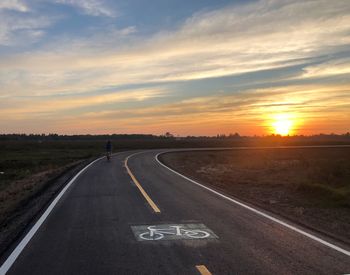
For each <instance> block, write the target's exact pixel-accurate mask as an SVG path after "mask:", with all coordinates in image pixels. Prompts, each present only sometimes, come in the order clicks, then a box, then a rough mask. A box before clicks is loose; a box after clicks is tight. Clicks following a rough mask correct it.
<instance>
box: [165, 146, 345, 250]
mask: <svg viewBox="0 0 350 275" xmlns="http://www.w3.org/2000/svg"><path fill="white" fill-rule="evenodd" d="M160 159H161V161H162V162H164V163H165V164H166V165H168V166H169V167H171V168H173V169H174V170H176V171H178V172H180V173H182V174H184V175H186V176H188V177H190V178H193V179H195V180H198V181H200V182H202V183H204V184H206V185H209V186H212V187H214V188H215V189H217V190H220V191H222V192H225V193H226V194H229V195H232V196H234V197H236V198H238V199H240V200H242V201H246V202H248V203H250V204H252V205H256V206H258V207H260V208H262V209H266V210H268V211H270V212H272V213H275V214H278V215H280V216H283V217H285V218H287V219H290V220H292V221H293V222H295V223H298V224H302V225H304V226H306V227H309V228H312V229H313V230H316V231H318V232H321V233H323V234H326V235H328V236H330V237H332V238H334V239H337V240H339V241H341V242H344V243H346V244H350V148H307V149H277V148H276V149H256V150H255V149H254V150H229V151H196V152H175V153H174V152H171V153H166V154H163V155H161V157H160Z"/></svg>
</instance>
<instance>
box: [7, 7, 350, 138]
mask: <svg viewBox="0 0 350 275" xmlns="http://www.w3.org/2000/svg"><path fill="white" fill-rule="evenodd" d="M14 2H17V1H14ZM18 3H20V2H18ZM56 3H59V4H64V5H71V6H74V7H76V8H78V9H79V10H80V11H81V12H83V13H84V14H88V15H92V16H97V17H115V16H117V13H116V11H115V9H111V8H110V7H109V6H108V5H109V4H108V3H107V2H105V1H94V0H89V1H88V0H85V1H78V0H56ZM0 7H1V6H0ZM8 7H10V5H8ZM8 7H7V8H8ZM0 9H1V8H0ZM13 9H15V8H13ZM17 9H18V11H19V8H17ZM23 11H24V10H23ZM6 16H8V17H6ZM6 16H4V17H2V18H1V19H0V21H1V22H5V24H1V25H2V27H0V44H1V43H2V44H9V43H13V41H14V39H15V37H17V36H18V35H17V34H19V33H22V32H23V33H26V35H28V36H29V35H30V34H31V33H32V36H33V38H32V40H35V38H34V37H35V34H36V35H37V36H38V37H40V35H42V33H43V32H45V28H47V27H48V26H50V24H52V22H51V21H50V20H48V19H47V18H45V17H38V16H37V18H31V17H28V18H27V17H23V18H22V20H21V21H18V22H17V23H16V22H15V21H14V19H13V18H11V17H9V16H10V14H7V15H6ZM11 16H12V15H11ZM6 18H8V19H6ZM94 19H95V18H94ZM26 20H27V21H26ZM31 20H32V21H31ZM45 20H46V21H45ZM1 22H0V23H1ZM11 41H12V42H11ZM349 45H350V5H349V3H348V1H347V0H338V1H333V2H331V1H326V0H308V1H292V0H283V1H279V0H261V1H256V2H250V3H249V4H246V3H245V4H241V5H233V6H226V7H224V8H221V9H217V10H214V11H206V12H199V13H196V14H194V15H192V16H191V17H189V18H187V20H185V21H184V23H182V24H179V25H176V26H174V27H173V29H171V30H169V29H168V30H164V29H161V28H160V29H159V31H157V32H156V33H153V34H151V35H150V34H149V33H148V34H147V36H146V35H144V34H143V33H138V32H136V29H135V27H133V26H132V25H130V26H126V27H122V28H117V27H115V26H114V25H108V26H103V28H101V27H100V28H99V29H93V30H92V31H91V32H88V33H84V34H81V35H79V36H76V34H74V36H71V35H70V34H69V33H68V34H64V35H57V36H53V37H51V38H50V41H47V42H46V43H43V44H41V45H40V47H38V48H36V49H35V50H31V51H27V52H22V53H15V54H9V55H7V56H4V57H1V59H2V62H1V63H0V85H1V87H2V88H1V90H0V97H2V98H6V100H9V101H8V106H13V110H12V111H11V108H10V107H9V108H7V110H6V113H7V114H12V115H13V114H15V113H17V114H23V113H24V112H28V110H29V109H28V108H25V107H23V110H24V111H23V112H21V110H20V109H21V108H22V107H21V104H22V103H23V101H21V100H22V99H21V98H23V96H51V97H52V98H53V99H56V100H57V105H56V106H57V108H58V109H57V110H58V111H60V110H63V108H64V107H63V106H66V107H67V108H74V107H77V108H78V107H82V106H88V105H87V104H92V105H94V104H93V101H95V102H96V103H97V104H100V105H103V104H106V105H107V104H108V101H105V100H102V101H101V99H99V98H98V97H96V98H95V97H88V96H86V95H88V94H89V93H98V92H99V91H105V90H110V89H114V88H116V87H119V86H128V85H138V86H140V87H142V86H148V85H155V83H156V84H157V85H164V87H168V90H167V92H168V93H169V94H171V93H172V94H173V95H175V94H176V98H177V100H178V101H179V102H180V103H175V102H173V101H172V100H174V99H172V98H171V97H169V99H168V103H167V104H164V103H163V104H162V105H160V104H159V103H154V105H152V104H151V106H149V107H147V108H146V107H144V108H140V109H137V110H134V109H132V108H130V111H125V110H123V111H116V112H115V111H110V110H108V111H102V109H103V108H102V109H101V110H97V111H94V112H93V113H90V112H89V113H87V111H85V113H79V115H78V116H76V117H73V116H70V117H69V113H68V115H67V116H61V118H62V117H63V118H64V119H67V120H69V121H71V122H72V123H73V121H76V119H82V118H84V117H85V116H92V117H93V119H94V121H96V124H97V123H100V124H101V125H106V123H105V122H104V121H107V122H108V123H109V122H110V121H115V122H116V123H120V124H123V125H124V126H123V127H125V129H126V128H127V127H128V126H127V125H129V127H131V128H133V127H135V128H133V129H136V127H141V126H142V127H144V129H146V128H147V127H148V126H150V125H152V127H154V128H153V129H155V128H157V127H158V128H159V127H160V126H157V125H156V123H155V122H154V121H155V117H157V118H158V120H157V123H158V122H159V125H162V126H164V127H165V125H173V126H174V129H175V128H176V129H180V126H181V125H187V124H188V125H190V124H191V121H192V118H196V119H197V122H198V124H200V125H212V126H213V125H214V124H215V125H226V124H229V123H232V124H233V125H238V124H240V127H241V129H247V128H244V126H242V124H244V125H249V126H251V125H252V124H254V123H255V124H256V123H257V121H260V120H261V116H262V113H263V111H265V112H286V111H290V112H292V111H293V112H294V111H295V112H297V111H298V112H299V113H300V114H301V115H302V116H305V117H308V118H310V119H311V117H312V116H318V115H319V111H320V110H321V111H324V112H326V111H327V112H329V113H332V114H333V113H334V112H333V111H332V110H331V109H330V107H329V106H332V107H334V108H335V109H336V110H340V109H341V108H342V107H341V106H344V104H347V103H348V102H349V93H348V89H347V85H348V82H347V81H346V78H348V77H349V75H350V71H349V69H348V68H349V63H350V61H349V58H348V57H347V58H344V57H343V56H344V55H347V54H349ZM33 64H35V66H34V65H33ZM291 67H298V68H299V69H296V70H295V71H294V74H293V79H287V77H286V78H285V79H284V80H285V81H286V83H287V84H286V87H284V88H283V87H279V88H278V91H277V90H275V88H264V89H261V90H259V91H258V90H256V89H255V90H254V92H251V91H250V90H245V91H242V92H240V91H237V89H236V90H234V89H233V90H232V91H228V92H226V93H225V94H224V93H222V94H221V93H220V92H219V91H220V88H218V89H216V90H213V91H212V94H213V96H210V97H203V96H200V91H195V92H194V91H192V92H193V95H192V96H193V97H195V98H194V99H188V97H189V96H188V95H187V94H188V91H187V90H185V89H186V88H184V90H182V91H179V90H175V89H172V88H171V87H170V86H167V83H170V82H171V83H190V82H191V81H194V80H196V81H199V80H204V79H207V80H208V79H215V78H219V77H224V76H232V75H236V76H238V75H243V74H252V73H256V74H258V73H260V72H263V71H266V70H277V69H280V70H281V71H283V70H284V69H286V68H291ZM330 77H340V78H343V81H342V83H343V84H344V85H345V87H343V88H342V89H343V90H344V91H346V92H341V91H340V90H339V89H340V88H339V87H338V86H337V85H330V84H327V81H328V80H327V79H328V78H330ZM316 78H317V79H322V78H324V79H326V80H325V83H324V84H325V87H326V92H323V90H322V89H321V86H317V85H319V84H318V83H319V82H318V83H313V82H312V81H313V79H316ZM282 80H283V79H282ZM287 80H288V81H290V82H289V83H288V82H287ZM298 81H299V82H300V83H299V85H297V84H298ZM308 81H309V82H308ZM305 82H308V84H307V85H306V84H305ZM291 83H292V84H291ZM310 83H311V84H310ZM310 85H311V86H313V87H316V86H317V88H312V89H311V88H310ZM266 86H268V83H264V87H266ZM271 86H272V85H271ZM333 86H334V88H332V87H333ZM296 87H299V88H300V89H301V90H298V89H299V88H296ZM189 89H190V88H189ZM332 89H334V92H333V94H332ZM226 90H227V89H226ZM343 90H342V91H343ZM72 93H75V94H80V95H81V96H82V98H80V99H79V100H78V99H74V98H69V97H68V98H67V99H65V100H64V102H63V103H62V101H61V99H59V96H57V95H60V96H61V95H68V94H72ZM126 93H128V92H126ZM330 94H332V96H330ZM335 94H337V95H338V96H342V97H343V98H342V101H340V100H338V99H337V98H336V97H335V96H334V95H335ZM271 95H273V96H271ZM84 96H86V102H85V103H84ZM326 100H328V101H329V102H330V103H329V104H328V105H327V104H326ZM317 101H319V102H318V103H316V102H317ZM32 102H35V101H32ZM332 102H333V103H334V104H333V103H332ZM27 103H28V105H27V106H32V105H31V104H30V102H29V101H28V102H27ZM61 103H62V104H61ZM331 103H332V104H333V105H332V104H331ZM47 106H53V105H50V104H49V103H48V105H47ZM317 106H319V107H317ZM50 108H51V107H50ZM67 108H65V110H66V109H67ZM233 110H234V111H233ZM342 110H343V109H342ZM41 112H44V113H45V112H47V109H45V107H41V108H39V109H38V110H37V112H36V113H35V111H32V112H30V114H29V116H31V115H34V113H35V115H36V117H35V118H36V120H39V118H40V117H43V115H40V114H41ZM342 112H343V114H345V116H349V112H346V111H344V110H343V111H342ZM311 113H312V114H311ZM161 114H163V115H161ZM164 114H166V115H164ZM339 114H340V112H338V113H337V115H339ZM109 116H111V117H109ZM112 116H114V117H118V120H114V119H113V118H112ZM63 118H62V119H63ZM334 118H335V116H334ZM43 119H44V118H43ZM45 119H47V117H46V118H45ZM319 119H321V120H322V119H323V118H319ZM186 121H187V122H186ZM214 121H215V123H214ZM219 121H221V122H222V123H221V124H220V123H219ZM322 121H323V120H322ZM145 125H146V126H145ZM337 125H338V124H337ZM95 126H96V125H95ZM95 126H94V127H95ZM247 127H248V126H247ZM261 127H264V126H261ZM88 128H89V127H88ZM131 128H130V129H131ZM185 128H186V127H185ZM199 128H200V127H199ZM199 128H198V129H199ZM344 128H345V126H344V125H343V126H342V129H344ZM89 129H90V128H89ZM91 131H93V129H92V128H91ZM201 131H202V130H201ZM215 131H216V130H215ZM247 131H248V130H247Z"/></svg>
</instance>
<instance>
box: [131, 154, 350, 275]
mask: <svg viewBox="0 0 350 275" xmlns="http://www.w3.org/2000/svg"><path fill="white" fill-rule="evenodd" d="M159 152H160V151H153V152H146V153H143V154H138V155H135V156H134V157H133V158H130V160H129V167H130V169H131V171H132V172H133V173H134V175H135V177H136V178H137V179H138V181H139V182H140V183H141V184H142V186H143V188H144V189H145V190H146V192H147V193H148V194H149V195H150V197H151V198H152V200H153V201H154V202H155V204H156V205H157V206H158V207H159V209H160V211H161V213H160V216H161V220H160V222H159V223H158V224H157V223H145V224H143V226H144V227H145V228H146V226H156V227H159V226H160V225H162V224H163V225H167V224H169V225H176V224H203V225H204V226H205V227H206V228H209V229H210V230H212V232H213V233H214V234H215V235H216V236H217V238H214V239H196V240H187V239H181V240H169V241H163V238H161V239H160V240H157V241H147V242H146V241H143V242H142V245H144V246H146V245H148V246H150V245H152V246H155V247H157V248H158V249H162V248H163V247H166V246H173V247H181V250H182V251H181V253H182V254H186V255H187V257H188V261H189V262H190V263H191V265H192V266H195V265H198V264H204V265H205V266H206V267H208V269H209V270H210V271H211V272H213V273H215V274H239V273H258V274H271V273H279V274H281V273H282V274H296V273H298V274H305V273H313V274H339V273H347V272H349V270H350V258H349V257H348V256H346V255H344V254H341V253H339V252H338V251H335V250H332V249H330V248H328V247H326V246H324V245H322V244H320V243H318V242H315V241H313V240H310V239H309V238H306V237H305V236H303V235H300V234H298V233H296V232H294V231H291V230H289V229H288V228H285V227H283V226H281V225H279V224H277V223H275V222H273V221H271V220H268V219H266V218H265V217H262V216H259V215H257V214H255V213H253V212H252V211H249V210H247V209H244V208H242V207H240V206H238V205H236V204H233V203H231V202H230V201H228V200H224V199H222V198H220V197H218V196H217V195H215V194H213V193H211V192H208V191H207V190H205V189H203V188H200V187H198V186H196V185H194V184H193V183H191V182H189V181H187V180H185V179H184V178H182V177H179V176H178V175H176V174H174V173H172V172H171V171H169V170H167V169H165V168H164V167H162V166H161V165H159V163H157V161H155V156H156V154H157V153H159ZM144 232H146V231H144ZM158 232H159V231H158ZM148 235H149V233H148ZM136 237H137V236H136Z"/></svg>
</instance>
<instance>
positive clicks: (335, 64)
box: [303, 58, 350, 78]
mask: <svg viewBox="0 0 350 275" xmlns="http://www.w3.org/2000/svg"><path fill="white" fill-rule="evenodd" d="M303 70H304V74H303V77H305V78H311V77H327V76H336V75H345V74H350V58H343V59H336V60H330V61H328V62H324V63H321V64H317V65H312V66H307V67H305V68H304V69H303Z"/></svg>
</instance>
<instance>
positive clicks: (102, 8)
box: [56, 0, 117, 17]
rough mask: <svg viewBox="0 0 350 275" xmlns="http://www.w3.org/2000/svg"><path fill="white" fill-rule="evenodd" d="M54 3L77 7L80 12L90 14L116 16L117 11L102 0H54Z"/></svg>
mask: <svg viewBox="0 0 350 275" xmlns="http://www.w3.org/2000/svg"><path fill="white" fill-rule="evenodd" d="M56 3H60V4H66V5H71V6H74V7H77V8H79V9H80V10H81V11H82V12H84V13H86V14H88V15H92V16H109V17H116V16H117V12H116V11H115V10H114V9H112V8H111V7H110V6H109V5H107V3H105V2H104V1H103V0H56Z"/></svg>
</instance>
